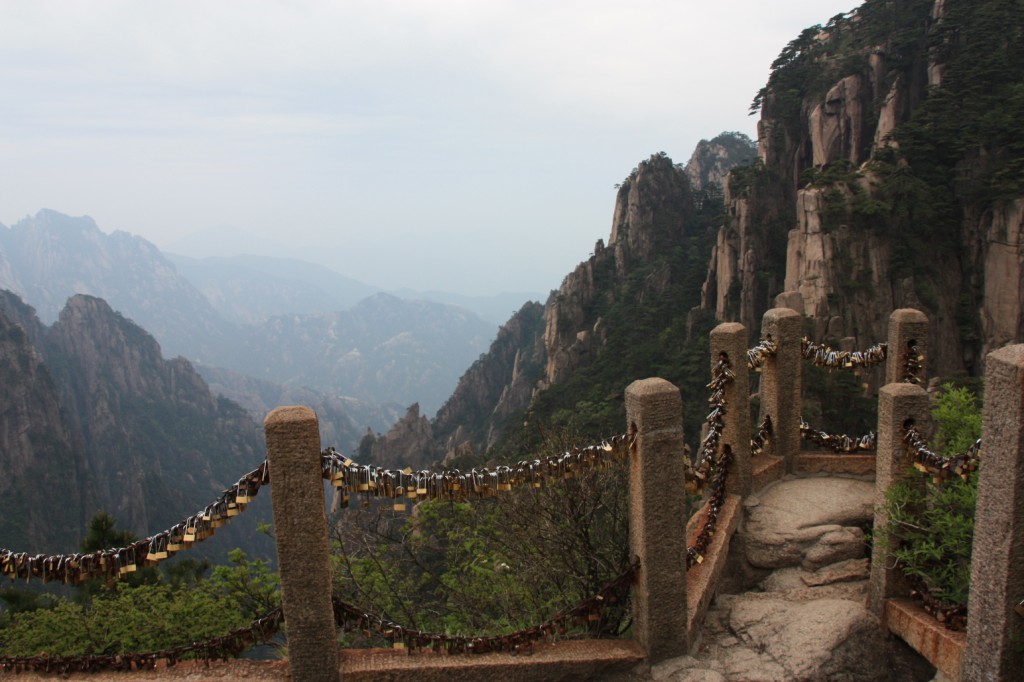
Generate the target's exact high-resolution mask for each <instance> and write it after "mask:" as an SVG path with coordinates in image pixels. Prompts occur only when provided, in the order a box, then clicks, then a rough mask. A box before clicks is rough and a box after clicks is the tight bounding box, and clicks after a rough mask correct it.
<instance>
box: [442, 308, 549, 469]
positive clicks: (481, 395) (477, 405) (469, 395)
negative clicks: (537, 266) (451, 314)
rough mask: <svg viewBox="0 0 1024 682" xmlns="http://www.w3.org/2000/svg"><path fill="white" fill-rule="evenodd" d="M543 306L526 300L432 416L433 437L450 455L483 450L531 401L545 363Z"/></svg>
mask: <svg viewBox="0 0 1024 682" xmlns="http://www.w3.org/2000/svg"><path fill="white" fill-rule="evenodd" d="M543 334H544V306H543V305H541V304H540V303H537V302H535V301H530V302H527V303H526V304H524V305H523V307H522V308H520V309H519V310H518V311H517V312H516V313H515V314H514V315H513V316H512V317H511V318H510V319H509V321H508V322H506V323H505V324H504V325H503V326H502V327H501V329H499V330H498V335H497V337H496V338H495V339H494V341H493V342H492V343H491V346H490V348H489V349H488V351H487V353H485V354H484V355H481V356H480V358H479V359H478V360H477V361H476V362H474V363H473V364H472V366H470V368H469V369H468V370H466V372H465V374H463V375H462V378H461V379H459V384H458V386H456V388H455V391H454V392H453V393H452V395H451V397H450V398H448V400H447V402H445V404H444V405H443V406H442V407H441V409H440V410H438V412H437V416H436V418H435V419H434V423H433V430H434V436H435V438H436V440H437V442H438V444H439V445H440V447H441V448H442V449H443V450H444V451H445V452H447V453H453V452H457V451H459V450H460V449H461V450H462V451H465V450H466V446H467V445H468V446H469V449H471V450H477V451H482V450H485V449H486V448H488V447H490V446H491V445H493V444H494V442H495V441H496V440H497V438H498V437H499V436H500V434H501V433H502V430H503V428H504V426H505V423H506V421H507V420H508V418H509V417H511V416H512V415H513V414H514V413H515V412H517V411H519V410H524V409H526V407H527V406H528V405H529V404H530V400H531V399H532V398H533V394H534V392H535V391H536V390H537V386H538V381H539V380H540V379H541V378H542V376H543V368H544V365H545V360H546V358H545V346H544V343H543Z"/></svg>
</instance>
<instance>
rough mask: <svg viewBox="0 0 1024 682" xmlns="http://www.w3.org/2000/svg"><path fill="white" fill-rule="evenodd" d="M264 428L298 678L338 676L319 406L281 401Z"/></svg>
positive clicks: (319, 680)
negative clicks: (321, 458)
mask: <svg viewBox="0 0 1024 682" xmlns="http://www.w3.org/2000/svg"><path fill="white" fill-rule="evenodd" d="M263 430H264V433H265V435H266V441H267V460H268V462H269V465H270V480H271V486H270V497H271V503H272V506H273V510H274V535H275V537H276V539H277V563H278V569H279V571H280V574H281V602H282V605H283V607H284V615H285V624H286V627H287V632H288V666H289V668H290V670H291V679H292V680H294V682H338V681H339V680H340V679H341V674H340V672H339V665H338V653H337V649H338V646H337V642H336V640H335V625H334V608H333V606H332V604H331V568H330V563H329V559H328V542H327V512H326V511H325V509H324V494H323V477H322V474H321V468H320V430H319V426H318V423H317V418H316V413H314V412H313V410H311V409H309V408H308V407H278V408H277V409H275V410H273V411H272V412H270V414H268V415H267V418H266V419H265V420H264V421H263Z"/></svg>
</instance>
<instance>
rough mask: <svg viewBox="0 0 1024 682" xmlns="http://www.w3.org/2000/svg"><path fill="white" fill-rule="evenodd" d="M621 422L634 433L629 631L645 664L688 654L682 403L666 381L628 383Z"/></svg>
mask: <svg viewBox="0 0 1024 682" xmlns="http://www.w3.org/2000/svg"><path fill="white" fill-rule="evenodd" d="M626 421H627V424H628V427H629V428H630V430H633V429H635V430H636V447H635V449H634V450H633V452H631V453H630V458H629V546H630V553H631V554H632V555H633V556H635V557H638V558H639V559H640V571H639V573H638V574H637V578H636V582H635V584H634V586H633V596H632V605H633V636H634V638H635V639H636V640H637V641H638V642H639V643H640V645H641V646H642V647H643V649H644V651H645V652H646V655H647V660H648V662H650V663H657V662H658V661H662V660H665V659H667V658H673V657H675V656H682V655H685V654H688V653H689V650H690V642H689V636H688V634H687V600H686V520H687V516H688V512H689V510H688V509H687V503H686V493H685V491H684V488H683V483H684V480H685V475H686V472H685V468H684V465H683V457H685V454H684V452H683V403H682V398H681V397H680V395H679V389H678V388H676V387H675V386H673V385H672V384H671V383H669V382H668V381H665V380H664V379H643V380H639V381H634V382H633V383H631V384H630V385H629V387H628V388H626Z"/></svg>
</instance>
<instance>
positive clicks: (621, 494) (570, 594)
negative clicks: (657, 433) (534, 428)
mask: <svg viewBox="0 0 1024 682" xmlns="http://www.w3.org/2000/svg"><path fill="white" fill-rule="evenodd" d="M567 449H568V443H567V442H566V440H564V436H563V437H554V436H552V437H551V440H549V442H548V445H547V448H546V449H545V451H543V452H541V456H545V455H548V454H556V453H560V452H564V451H565V450H567ZM626 480H627V477H626V475H625V471H624V466H623V465H622V464H621V463H619V464H616V465H615V466H614V467H611V468H609V469H605V470H587V471H583V472H579V473H577V474H576V475H575V476H574V477H573V478H569V479H565V480H560V481H557V482H551V483H550V484H548V485H545V487H541V488H516V489H514V490H511V491H508V492H502V493H500V494H499V495H498V496H497V497H495V498H494V499H491V500H480V501H474V502H472V503H451V502H441V501H433V502H422V503H420V504H417V505H416V508H415V510H414V512H413V513H412V514H411V516H410V515H408V514H406V513H404V512H398V513H394V512H392V511H390V505H387V504H386V503H383V502H377V503H371V505H370V506H369V507H364V508H350V509H347V510H345V511H344V512H342V513H341V514H340V515H339V516H338V518H337V519H336V523H335V526H334V548H333V553H334V557H335V562H336V565H335V570H334V580H335V594H337V595H338V596H340V597H341V598H342V599H344V600H345V601H348V602H350V603H352V604H355V605H357V606H359V607H361V608H363V609H366V610H367V611H368V612H370V613H374V614H378V615H382V616H383V617H385V618H387V619H390V620H393V621H395V622H397V623H400V624H402V625H403V626H406V627H411V628H415V629H419V630H424V631H428V632H440V633H445V634H449V635H463V636H476V635H485V634H486V635H497V634H501V633H505V632H509V631H514V630H518V629H522V628H526V627H531V626H533V625H536V624H538V623H541V622H543V621H546V620H547V619H549V618H550V617H551V616H552V615H553V614H555V613H556V612H558V611H561V610H565V609H567V608H570V607H572V606H575V605H576V604H578V603H579V602H581V601H583V600H584V599H588V598H590V597H593V596H594V595H595V594H597V593H598V592H599V591H600V590H601V588H602V587H603V586H604V585H605V584H606V583H607V582H609V581H610V580H612V579H613V578H615V577H617V576H618V575H619V572H620V571H621V570H622V569H623V568H624V567H625V566H626V565H627V563H628V557H629V549H628V539H627V528H626V525H627V514H626V504H627V499H626V498H627V495H626V490H625V485H624V483H625V481H626ZM354 502H355V500H354ZM354 506H355V505H354ZM623 596H624V595H623ZM623 607H624V603H623V602H620V603H618V604H617V605H614V606H611V605H609V606H606V607H605V608H604V609H603V610H602V613H601V618H600V620H599V621H594V622H588V624H587V629H588V630H589V632H590V635H591V636H602V635H604V636H608V635H615V634H617V633H619V632H620V631H621V630H622V629H623V627H624V626H625V624H626V622H627V620H628V619H627V617H626V613H627V612H626V610H625V609H624V608H623ZM367 643H368V642H367V640H366V639H365V637H364V636H363V635H361V634H360V633H346V635H345V639H344V644H345V646H350V647H351V646H362V645H365V644H367ZM369 643H379V642H374V641H371V642H369Z"/></svg>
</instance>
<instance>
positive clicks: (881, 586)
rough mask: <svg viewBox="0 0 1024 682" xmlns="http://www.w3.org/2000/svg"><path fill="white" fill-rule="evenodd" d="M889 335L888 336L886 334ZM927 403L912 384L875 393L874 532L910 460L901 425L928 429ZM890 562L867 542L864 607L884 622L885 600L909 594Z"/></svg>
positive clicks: (882, 524) (885, 517)
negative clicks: (887, 495) (868, 581)
mask: <svg viewBox="0 0 1024 682" xmlns="http://www.w3.org/2000/svg"><path fill="white" fill-rule="evenodd" d="M890 338H891V337H890ZM930 410H931V404H930V403H929V401H928V394H927V393H925V390H924V389H923V388H921V387H920V386H915V385H914V384H904V383H895V384H888V385H887V386H883V387H882V390H881V391H880V392H879V395H878V451H877V454H876V462H875V526H874V528H875V533H876V534H877V533H878V532H879V531H880V530H881V529H883V528H885V526H886V524H888V523H889V515H888V514H887V513H886V511H885V508H884V507H885V493H886V491H887V490H888V489H889V487H890V486H893V485H896V484H897V483H901V482H903V481H905V480H908V473H909V471H910V461H909V460H908V459H907V457H906V455H905V450H904V448H903V434H904V427H905V426H906V425H908V424H909V423H910V422H913V424H914V425H915V426H916V427H917V429H918V430H919V431H921V432H923V433H927V431H928V420H929V414H930ZM891 563H892V562H891V561H890V560H889V559H888V557H887V556H886V551H885V547H884V545H883V543H882V542H881V540H879V539H876V540H875V541H874V542H872V543H871V585H870V587H871V593H870V595H869V596H868V608H870V609H871V611H872V612H873V613H874V614H875V615H876V616H878V619H879V620H881V621H882V622H885V600H886V599H890V598H892V597H905V596H907V595H908V594H909V593H910V589H909V587H907V584H906V581H905V579H904V578H903V574H902V573H901V572H900V571H898V570H895V569H890V568H888V566H890V565H891Z"/></svg>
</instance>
